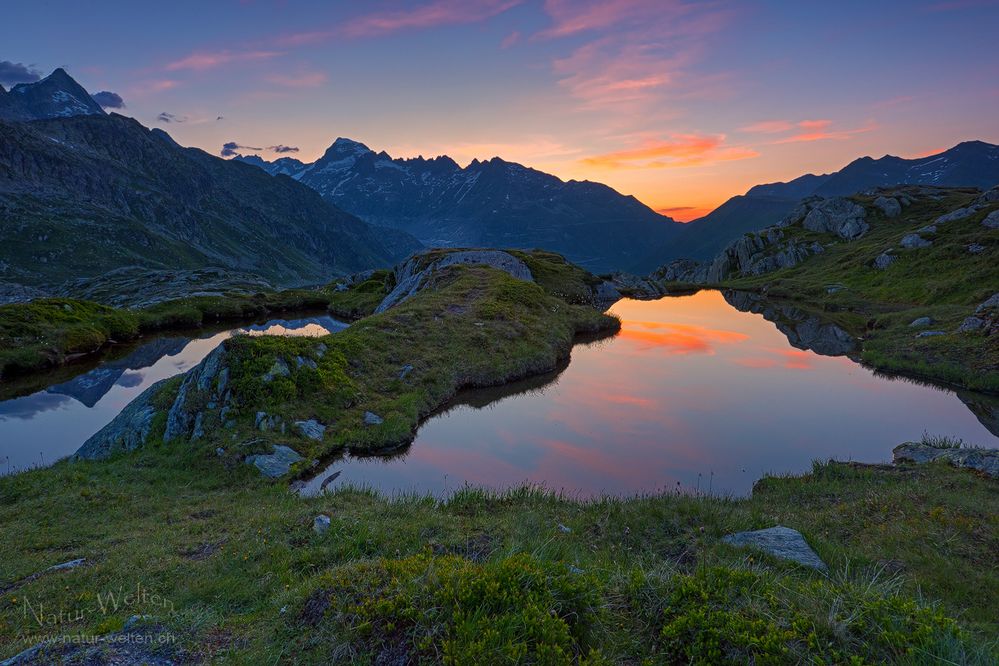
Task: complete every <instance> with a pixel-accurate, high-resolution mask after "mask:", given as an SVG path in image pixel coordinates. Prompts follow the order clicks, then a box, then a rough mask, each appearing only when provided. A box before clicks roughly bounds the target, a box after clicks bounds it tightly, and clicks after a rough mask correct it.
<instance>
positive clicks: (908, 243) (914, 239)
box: [900, 234, 933, 250]
mask: <svg viewBox="0 0 999 666" xmlns="http://www.w3.org/2000/svg"><path fill="white" fill-rule="evenodd" d="M900 244H901V246H902V247H904V248H906V249H909V250H914V249H919V248H924V247H929V246H931V245H933V242H932V241H928V240H926V239H925V238H923V237H922V236H920V235H919V234H906V235H905V236H903V237H902V240H901V242H900Z"/></svg>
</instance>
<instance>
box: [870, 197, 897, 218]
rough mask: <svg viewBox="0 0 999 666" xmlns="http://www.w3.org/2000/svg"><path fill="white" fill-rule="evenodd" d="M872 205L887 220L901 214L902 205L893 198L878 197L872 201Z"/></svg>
mask: <svg viewBox="0 0 999 666" xmlns="http://www.w3.org/2000/svg"><path fill="white" fill-rule="evenodd" d="M874 205H875V206H877V207H878V208H880V209H881V212H882V213H884V214H885V217H887V218H889V219H891V218H893V217H898V216H899V214H900V213H901V212H902V204H900V203H899V202H898V199H895V198H894V197H878V198H877V199H875V200H874Z"/></svg>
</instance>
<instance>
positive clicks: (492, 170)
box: [237, 138, 681, 272]
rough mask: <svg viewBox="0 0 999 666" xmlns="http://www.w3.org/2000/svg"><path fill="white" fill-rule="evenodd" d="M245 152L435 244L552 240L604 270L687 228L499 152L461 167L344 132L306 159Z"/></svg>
mask: <svg viewBox="0 0 999 666" xmlns="http://www.w3.org/2000/svg"><path fill="white" fill-rule="evenodd" d="M237 159H244V160H246V161H248V162H251V163H253V164H256V165H257V166H260V167H261V168H263V169H266V170H267V171H268V172H284V173H287V174H289V175H291V176H292V177H293V178H295V179H297V180H299V181H300V182H302V183H304V184H306V185H309V186H310V187H312V188H313V189H315V190H316V191H317V192H319V193H320V194H322V195H323V197H325V198H326V199H327V200H328V201H331V202H332V203H334V204H336V205H337V206H338V207H340V208H342V209H344V210H346V211H349V212H351V213H353V214H355V215H357V216H358V217H360V218H362V219H364V220H365V221H367V222H371V223H373V224H380V225H384V226H387V227H394V228H397V229H403V230H405V231H407V232H409V233H411V234H413V235H414V236H416V237H417V238H419V239H420V240H421V241H423V242H424V243H426V244H427V245H430V246H438V247H448V246H482V247H509V248H544V249H547V250H553V251H556V252H560V253H562V254H564V255H565V256H566V257H568V258H569V259H570V260H572V261H574V262H575V263H578V264H581V265H583V266H586V267H587V268H588V269H590V270H594V271H598V272H599V271H606V270H612V269H621V268H625V267H630V266H633V265H634V264H636V263H640V262H643V261H645V260H646V255H647V253H648V252H647V248H648V247H649V244H650V243H651V244H656V245H659V244H666V243H668V242H669V241H670V240H671V239H673V238H674V237H675V236H676V235H677V234H678V233H679V231H680V228H681V225H679V224H677V223H676V222H674V221H673V220H671V219H670V218H668V217H665V216H663V215H660V214H659V213H656V212H655V211H653V210H652V209H650V208H649V207H647V206H645V205H644V204H642V203H641V202H640V201H638V200H637V199H635V198H634V197H628V196H624V195H621V194H620V193H618V192H616V191H614V190H613V189H611V188H610V187H607V186H606V185H601V184H599V183H592V182H586V181H584V182H579V181H568V182H565V181H562V180H560V179H558V178H556V177H555V176H552V175H549V174H546V173H543V172H541V171H537V170H535V169H530V168H527V167H524V166H522V165H520V164H515V163H512V162H506V161H504V160H502V159H499V158H493V159H491V160H489V161H485V162H480V161H478V160H475V161H473V162H472V163H471V164H469V165H468V166H467V167H464V168H462V167H460V166H459V165H458V164H457V163H456V162H455V161H454V160H452V159H451V158H449V157H446V156H443V157H437V158H434V159H429V160H428V159H423V158H415V159H393V158H392V157H390V156H389V155H388V154H386V153H384V152H380V153H376V152H374V151H372V150H371V149H369V148H368V147H367V146H365V145H364V144H361V143H358V142H356V141H351V140H349V139H342V138H341V139H337V140H336V142H335V143H334V144H333V145H332V146H330V148H329V149H328V150H327V151H326V154H325V155H323V157H322V158H320V159H319V160H318V161H316V162H315V163H313V164H310V165H304V166H303V167H301V168H299V167H297V166H296V165H295V164H293V163H290V162H284V163H282V160H278V161H276V162H273V163H270V162H264V163H263V164H260V162H262V160H259V158H256V157H255V156H254V157H251V158H237ZM659 263H662V262H659V261H654V260H650V261H649V265H648V267H647V269H651V268H652V267H654V266H655V265H658V264H659Z"/></svg>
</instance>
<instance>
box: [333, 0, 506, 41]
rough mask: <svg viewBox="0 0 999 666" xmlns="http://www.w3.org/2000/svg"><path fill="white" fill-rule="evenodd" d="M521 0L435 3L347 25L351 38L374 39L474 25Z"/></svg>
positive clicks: (441, 0) (361, 18) (365, 17)
mask: <svg viewBox="0 0 999 666" xmlns="http://www.w3.org/2000/svg"><path fill="white" fill-rule="evenodd" d="M520 3H521V0H464V1H462V0H435V1H434V2H430V3H427V4H425V5H422V6H420V7H417V8H415V9H400V10H397V11H387V12H377V13H373V14H367V15H363V16H359V17H357V18H354V19H352V20H350V21H348V22H347V24H346V25H344V27H343V29H342V32H343V34H344V35H346V36H348V37H372V36H376V35H385V34H389V33H393V32H398V31H399V30H406V29H412V28H431V27H435V26H440V25H454V24H461V23H475V22H477V21H482V20H484V19H487V18H491V17H493V16H496V15H497V14H501V13H503V12H505V11H506V10H508V9H510V8H512V7H515V6H516V5H519V4H520Z"/></svg>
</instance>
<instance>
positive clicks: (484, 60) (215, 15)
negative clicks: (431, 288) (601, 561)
mask: <svg viewBox="0 0 999 666" xmlns="http://www.w3.org/2000/svg"><path fill="white" fill-rule="evenodd" d="M3 16H4V18H3V21H2V24H0V83H2V84H3V85H4V86H5V87H8V88H9V87H10V84H12V83H15V82H17V81H26V80H31V79H32V78H34V77H37V76H38V75H46V74H48V73H49V72H50V71H51V70H52V69H54V68H56V67H64V68H65V69H66V70H67V71H68V72H69V73H70V74H71V75H72V76H73V77H74V78H76V79H77V80H78V81H79V82H80V83H81V84H82V85H83V86H84V87H85V88H87V90H89V91H91V92H92V93H96V92H109V93H114V95H117V96H118V97H120V100H119V99H116V98H115V97H114V96H102V98H101V99H102V102H104V103H107V104H110V105H112V106H114V105H116V104H118V103H119V102H120V103H121V104H123V106H120V107H119V108H116V109H114V110H115V111H117V112H119V113H123V114H125V115H129V116H132V117H134V118H136V119H137V120H139V121H140V122H142V123H143V124H144V125H146V126H149V127H160V128H162V129H164V130H166V131H168V132H169V133H170V134H171V135H172V136H173V137H174V138H175V139H176V140H177V141H178V142H179V143H181V144H183V145H190V146H197V147H199V148H203V149H204V150H206V151H209V152H211V153H213V154H216V155H218V154H220V151H222V148H223V145H225V144H227V143H230V144H236V145H237V146H240V148H238V149H237V150H238V151H239V152H242V153H257V154H260V155H261V156H263V157H264V158H266V159H274V158H276V157H282V156H290V157H296V158H298V159H301V160H303V161H312V160H314V159H316V158H318V157H319V156H321V155H322V153H323V152H324V151H325V149H326V148H327V147H328V146H329V145H330V144H331V143H332V142H333V140H334V139H335V138H336V137H339V136H344V137H349V138H352V139H355V140H358V141H362V142H364V143H366V144H367V145H368V146H369V147H371V148H372V149H374V150H385V151H387V152H388V153H389V154H391V155H392V156H393V157H415V156H417V155H423V156H425V157H431V156H436V155H440V154H448V155H450V156H452V157H453V158H455V159H456V160H457V161H458V162H460V163H462V164H465V163H467V162H469V161H471V160H472V159H474V158H478V159H488V158H491V157H493V156H500V157H503V158H504V159H507V160H511V161H516V162H520V163H523V164H526V165H527V166H531V167H534V168H537V169H541V170H543V171H547V172H549V173H553V174H555V175H557V176H559V177H561V178H563V179H577V180H594V181H599V182H603V183H607V184H608V185H610V186H612V187H614V188H615V189H617V190H618V191H620V192H622V193H624V194H631V195H634V196H636V197H637V198H639V199H640V200H641V201H643V202H644V203H646V204H647V205H649V206H651V207H652V208H654V209H656V210H659V211H661V212H663V213H665V214H667V215H670V216H672V217H674V218H676V219H679V220H684V221H686V220H690V219H694V218H696V217H699V216H701V215H703V214H705V213H707V212H708V211H710V210H711V209H713V208H715V207H716V206H718V205H719V204H721V203H722V202H724V201H725V200H726V199H728V198H729V197H731V196H733V195H736V194H742V193H744V192H745V191H746V190H747V189H749V188H750V187H751V186H753V185H755V184H758V183H762V182H773V181H779V180H789V179H791V178H794V177H797V176H799V175H802V174H804V173H810V172H811V173H823V172H828V171H834V170H837V169H840V168H842V167H843V166H845V165H846V164H847V163H849V162H850V161H852V160H853V159H855V158H857V157H861V156H864V155H870V156H873V157H881V156H882V155H885V154H892V155H898V156H901V157H917V156H923V155H929V154H933V153H935V152H939V151H941V150H943V149H946V148H949V147H951V146H953V145H954V144H956V143H959V142H960V141H965V140H971V139H979V140H984V141H989V142H991V143H999V112H997V109H999V47H997V46H996V41H995V39H996V34H997V31H999V0H908V1H898V2H895V1H889V0H883V1H876V0H869V1H867V2H854V1H850V0H847V1H842V2H809V1H804V2H802V1H797V2H776V1H771V2H767V1H762V0H758V1H743V2H728V1H725V0H707V1H703V2H682V1H679V0H371V1H368V2H328V1H327V2H319V1H311V0H242V1H240V0H211V1H208V2H205V1H203V0H202V1H198V2H191V1H188V0H174V1H173V2H170V3H152V2H141V3H140V2H134V1H131V0H129V1H112V0H105V1H100V0H95V1H94V2H85V3H84V2H79V1H78V0H73V1H57V0H32V1H31V2H28V1H23V2H9V3H4V7H3Z"/></svg>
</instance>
